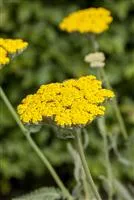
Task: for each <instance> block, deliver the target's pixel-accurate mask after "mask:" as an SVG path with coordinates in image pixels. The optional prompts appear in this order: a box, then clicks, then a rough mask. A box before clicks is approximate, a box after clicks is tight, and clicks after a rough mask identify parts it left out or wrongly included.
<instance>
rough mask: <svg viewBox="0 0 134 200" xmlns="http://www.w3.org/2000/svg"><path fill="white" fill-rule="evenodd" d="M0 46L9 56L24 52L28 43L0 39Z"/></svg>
mask: <svg viewBox="0 0 134 200" xmlns="http://www.w3.org/2000/svg"><path fill="white" fill-rule="evenodd" d="M0 46H1V47H3V48H4V49H5V50H6V51H7V52H8V53H9V54H15V53H19V52H20V51H23V50H24V49H25V48H26V47H27V46H28V43H27V42H24V41H23V40H22V39H3V38H0Z"/></svg>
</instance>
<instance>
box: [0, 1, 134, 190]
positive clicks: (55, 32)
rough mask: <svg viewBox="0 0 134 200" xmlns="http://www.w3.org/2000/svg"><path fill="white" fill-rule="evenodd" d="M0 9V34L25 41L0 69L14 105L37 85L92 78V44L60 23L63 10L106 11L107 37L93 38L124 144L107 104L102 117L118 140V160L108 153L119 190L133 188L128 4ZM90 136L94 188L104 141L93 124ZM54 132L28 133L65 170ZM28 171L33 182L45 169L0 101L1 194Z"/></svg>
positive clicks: (62, 146) (133, 69)
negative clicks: (121, 120)
mask: <svg viewBox="0 0 134 200" xmlns="http://www.w3.org/2000/svg"><path fill="white" fill-rule="evenodd" d="M0 6H1V9H0V15H1V19H2V20H0V29H1V32H2V34H1V36H2V37H5V38H10V37H12V38H16V37H19V38H23V39H24V40H26V41H28V42H29V47H28V49H27V50H25V51H24V53H23V54H21V55H19V56H18V57H16V58H15V59H13V60H12V62H11V63H10V65H7V66H5V67H4V68H3V69H2V70H1V71H0V84H1V85H2V86H3V88H4V90H5V91H6V94H7V96H8V97H9V99H10V100H11V102H12V103H13V105H14V107H15V108H16V107H17V105H18V104H19V103H20V101H21V99H22V98H23V97H25V96H26V95H27V94H29V93H33V92H35V91H36V89H37V88H38V87H39V86H40V85H41V84H44V83H49V82H56V81H62V80H64V79H67V78H72V77H79V76H81V75H85V74H89V73H93V74H96V72H95V71H93V70H91V69H89V68H88V66H87V64H85V63H84V61H83V58H84V56H85V54H87V53H89V52H92V44H91V42H90V40H89V39H88V38H87V37H86V36H84V35H83V36H82V35H80V34H68V33H64V32H61V31H60V30H59V28H58V24H59V22H60V21H61V20H62V18H63V17H64V16H66V15H67V14H68V13H69V12H72V11H74V10H76V9H79V8H85V7H89V6H96V7H98V6H103V7H106V8H108V9H110V10H111V12H112V15H113V18H114V20H113V23H112V25H111V27H110V29H109V30H108V31H107V32H105V33H103V34H101V35H100V36H98V37H97V40H98V42H99V44H100V50H101V51H104V53H105V54H106V58H107V60H106V72H107V74H108V78H109V80H110V81H111V83H112V86H113V88H114V89H115V90H116V92H117V98H118V101H119V103H120V104H119V105H120V108H121V111H122V114H123V116H124V119H125V122H126V124H127V129H128V133H129V140H128V142H127V143H124V141H123V139H122V137H121V135H120V130H119V126H118V124H117V121H116V119H115V117H114V113H113V112H112V108H111V106H108V108H107V113H106V116H107V125H108V132H109V133H110V134H111V135H112V141H113V140H114V139H113V138H114V136H115V135H119V137H117V140H116V143H117V147H118V156H117V155H116V153H117V152H116V153H115V150H113V147H110V148H111V154H110V155H111V162H112V167H113V171H114V173H115V175H116V177H117V178H119V179H120V180H122V181H124V185H125V180H127V181H128V182H129V183H130V184H131V183H132V180H133V178H134V171H133V170H132V169H133V166H134V157H133V155H134V147H133V143H132V141H133V138H134V127H133V124H134V101H133V100H134V90H133V84H134V50H133V44H134V38H133V34H134V17H133V11H134V1H133V0H129V1H126V0H118V1H115V0H113V1H112V0H111V1H108V0H102V1H98V0H96V1H91V2H89V1H87V0H86V1H82V0H78V1H68V0H61V1H53V3H51V2H50V1H47V0H46V1H43V0H33V1H32V2H31V1H23V0H14V1H11V0H6V1H1V2H0ZM31 130H32V129H31ZM88 131H89V146H88V148H87V156H88V163H89V165H90V168H91V172H92V174H93V176H94V177H95V178H96V180H97V182H98V183H100V179H99V178H98V177H99V176H100V175H105V174H106V172H105V167H104V163H103V160H104V159H103V158H104V155H103V150H102V149H103V144H102V138H101V137H100V135H99V134H98V133H97V132H98V130H97V128H96V124H95V123H93V124H92V127H88ZM55 132H56V131H55V130H54V129H53V128H50V127H47V126H44V127H42V128H41V130H40V132H39V133H33V137H34V139H35V141H36V142H37V143H38V145H39V146H40V148H41V149H42V150H43V153H44V154H45V155H46V156H47V157H48V158H49V160H50V161H51V162H52V164H53V165H54V166H55V167H57V168H60V169H62V167H63V166H67V167H68V165H69V166H70V168H69V169H71V168H72V166H71V164H70V163H71V161H70V160H71V158H70V155H68V153H67V151H66V141H64V140H60V139H57V138H56V135H55ZM72 140H73V139H72ZM72 140H71V141H72ZM113 143H114V141H113ZM119 155H120V156H119ZM122 160H123V161H124V160H125V161H127V162H123V161H122ZM126 163H130V165H126ZM33 166H34V167H33ZM69 169H68V168H67V169H64V168H63V170H61V171H62V172H61V175H63V174H64V175H65V174H66V173H68V170H69ZM64 170H66V171H64ZM28 173H30V174H32V176H33V177H34V178H35V179H36V177H41V176H42V175H44V176H46V175H47V170H46V169H45V168H44V166H43V165H42V163H41V162H40V161H39V159H38V158H37V156H36V155H35V153H34V152H33V151H32V149H31V148H30V147H29V144H28V143H27V141H26V140H25V138H23V136H22V134H21V132H20V130H19V128H18V127H17V126H16V124H15V122H14V120H13V119H12V116H11V114H10V113H9V111H8V110H7V108H6V107H5V105H4V104H3V102H2V101H1V100H0V176H1V180H0V185H1V186H3V187H1V190H2V191H1V192H3V193H4V189H3V188H4V184H3V183H5V182H7V183H8V184H10V187H11V191H13V192H14V185H13V184H12V182H11V180H12V179H13V178H15V179H17V180H20V181H22V182H23V181H24V180H25V179H26V180H27V174H28ZM50 182H51V181H50ZM69 183H71V184H69ZM46 184H47V183H46ZM67 184H68V185H69V187H73V186H74V184H75V183H74V182H72V179H70V180H69V182H67ZM31 185H32V183H31ZM34 186H35V185H34V184H33V187H34ZM31 187H32V186H31ZM12 188H13V189H12Z"/></svg>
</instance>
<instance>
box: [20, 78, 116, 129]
mask: <svg viewBox="0 0 134 200" xmlns="http://www.w3.org/2000/svg"><path fill="white" fill-rule="evenodd" d="M101 84H102V83H101V81H99V80H97V79H96V77H95V76H92V75H91V76H83V77H81V78H79V79H70V80H67V81H64V82H63V83H51V84H47V85H42V86H41V87H40V88H39V89H38V91H37V92H36V93H35V94H33V95H28V96H27V97H26V98H24V99H23V100H22V102H21V104H20V105H19V106H18V108H17V110H18V114H19V115H20V119H21V120H22V122H23V123H33V124H37V123H40V122H45V121H48V120H49V121H51V122H54V123H55V124H56V125H58V126H62V127H73V126H85V125H87V124H89V123H91V122H92V121H93V120H94V119H95V118H96V117H97V116H101V115H104V112H105V107H104V106H102V105H101V104H102V103H103V102H104V101H105V99H107V98H111V97H113V96H114V93H113V92H112V91H110V90H107V89H102V85H101Z"/></svg>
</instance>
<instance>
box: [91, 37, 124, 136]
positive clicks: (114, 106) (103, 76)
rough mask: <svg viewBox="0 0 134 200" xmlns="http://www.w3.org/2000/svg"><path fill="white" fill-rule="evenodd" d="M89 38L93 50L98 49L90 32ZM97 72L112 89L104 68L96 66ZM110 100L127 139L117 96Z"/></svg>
mask: <svg viewBox="0 0 134 200" xmlns="http://www.w3.org/2000/svg"><path fill="white" fill-rule="evenodd" d="M90 39H91V41H92V45H93V49H94V51H98V50H99V44H98V42H97V40H96V37H95V35H93V34H92V35H91V36H90ZM98 72H99V74H100V75H101V79H102V80H104V81H105V84H106V87H107V88H108V89H112V86H111V84H110V82H109V80H108V78H107V74H106V72H105V70H104V68H98ZM112 102H113V108H114V111H115V114H116V117H117V120H118V123H119V126H120V130H121V133H122V135H123V136H124V138H125V139H127V137H128V134H127V129H126V126H125V122H124V120H123V117H122V115H121V112H120V108H119V105H118V102H117V98H116V97H114V98H113V99H112Z"/></svg>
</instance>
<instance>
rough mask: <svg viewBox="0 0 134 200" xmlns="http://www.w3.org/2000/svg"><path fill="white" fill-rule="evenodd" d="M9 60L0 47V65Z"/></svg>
mask: <svg viewBox="0 0 134 200" xmlns="http://www.w3.org/2000/svg"><path fill="white" fill-rule="evenodd" d="M9 61H10V59H9V58H8V57H7V52H6V50H5V49H3V48H2V47H0V66H1V65H5V64H7V63H9Z"/></svg>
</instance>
